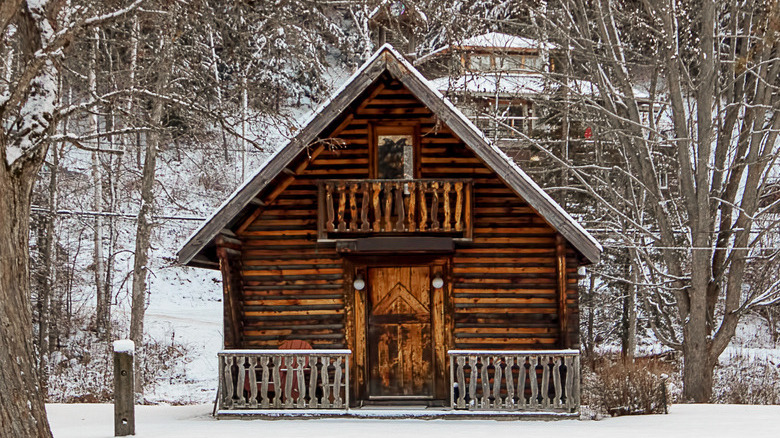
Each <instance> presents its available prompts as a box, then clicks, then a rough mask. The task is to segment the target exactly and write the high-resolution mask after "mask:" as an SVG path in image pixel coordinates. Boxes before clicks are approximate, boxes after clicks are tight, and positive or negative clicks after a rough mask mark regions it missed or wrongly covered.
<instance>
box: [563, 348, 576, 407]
mask: <svg viewBox="0 0 780 438" xmlns="http://www.w3.org/2000/svg"><path fill="white" fill-rule="evenodd" d="M572 359H573V358H572V357H571V356H566V357H565V358H564V364H565V365H566V387H565V388H566V409H571V408H573V407H574V405H573V404H572V401H573V400H574V397H572V396H571V391H572V389H573V384H574V377H575V376H574V373H573V371H574V370H573V369H572V362H573V360H572Z"/></svg>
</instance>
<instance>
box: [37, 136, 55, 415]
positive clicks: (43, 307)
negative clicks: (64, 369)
mask: <svg viewBox="0 0 780 438" xmlns="http://www.w3.org/2000/svg"><path fill="white" fill-rule="evenodd" d="M51 152H52V154H51V170H50V174H49V199H48V204H49V212H48V214H47V215H46V222H45V224H44V239H43V244H42V245H41V251H42V254H41V265H43V281H42V282H41V289H40V290H39V291H38V354H39V356H38V368H39V372H40V379H41V394H42V395H43V398H44V400H45V399H47V398H48V392H49V391H48V390H49V385H48V372H47V365H48V358H49V353H50V352H51V348H52V345H51V344H50V342H49V340H50V333H49V325H50V321H51V317H50V312H51V306H50V302H51V299H52V297H53V296H54V291H53V289H54V284H56V280H55V278H56V277H55V274H56V272H57V268H56V266H55V261H56V259H57V257H56V245H55V242H56V241H57V239H56V237H55V229H54V226H55V222H56V219H57V213H56V212H57V174H58V171H59V165H60V157H59V153H58V152H59V151H58V150H57V148H56V147H55V148H51Z"/></svg>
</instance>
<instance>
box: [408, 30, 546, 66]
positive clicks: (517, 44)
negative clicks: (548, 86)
mask: <svg viewBox="0 0 780 438" xmlns="http://www.w3.org/2000/svg"><path fill="white" fill-rule="evenodd" d="M451 47H454V48H456V49H511V50H526V51H534V50H541V49H546V50H551V49H554V48H556V47H557V46H556V45H555V44H552V43H546V44H545V43H543V42H541V41H539V40H535V39H533V38H525V37H521V36H517V35H509V34H506V33H500V32H488V33H486V34H483V35H477V36H473V37H470V38H466V39H465V40H463V41H461V42H459V43H455V44H453V45H451V46H449V45H447V46H444V47H440V48H438V49H436V50H434V51H432V52H430V53H428V54H426V55H425V56H422V57H420V58H419V59H417V60H416V61H415V62H414V64H415V65H420V64H422V63H424V62H426V61H428V60H429V59H431V58H433V57H435V56H436V55H438V54H440V53H443V52H445V51H447V50H449V49H450V48H451Z"/></svg>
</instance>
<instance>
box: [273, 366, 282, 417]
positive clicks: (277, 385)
mask: <svg viewBox="0 0 780 438" xmlns="http://www.w3.org/2000/svg"><path fill="white" fill-rule="evenodd" d="M281 364H282V358H281V357H280V356H274V373H273V374H274V407H275V408H280V407H282V382H281V379H280V377H279V367H280V366H281Z"/></svg>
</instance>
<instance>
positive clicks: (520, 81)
mask: <svg viewBox="0 0 780 438" xmlns="http://www.w3.org/2000/svg"><path fill="white" fill-rule="evenodd" d="M430 82H431V85H432V86H433V87H434V88H436V89H437V90H439V91H441V92H447V91H451V90H452V91H463V92H468V93H471V94H487V95H494V94H496V92H498V93H500V94H514V95H518V96H523V95H538V94H541V93H543V92H545V88H546V82H547V81H545V78H544V76H543V75H541V74H528V73H527V74H494V73H484V74H478V75H476V74H471V75H465V76H458V77H449V76H447V77H443V78H437V79H433V80H431V81H430Z"/></svg>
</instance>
